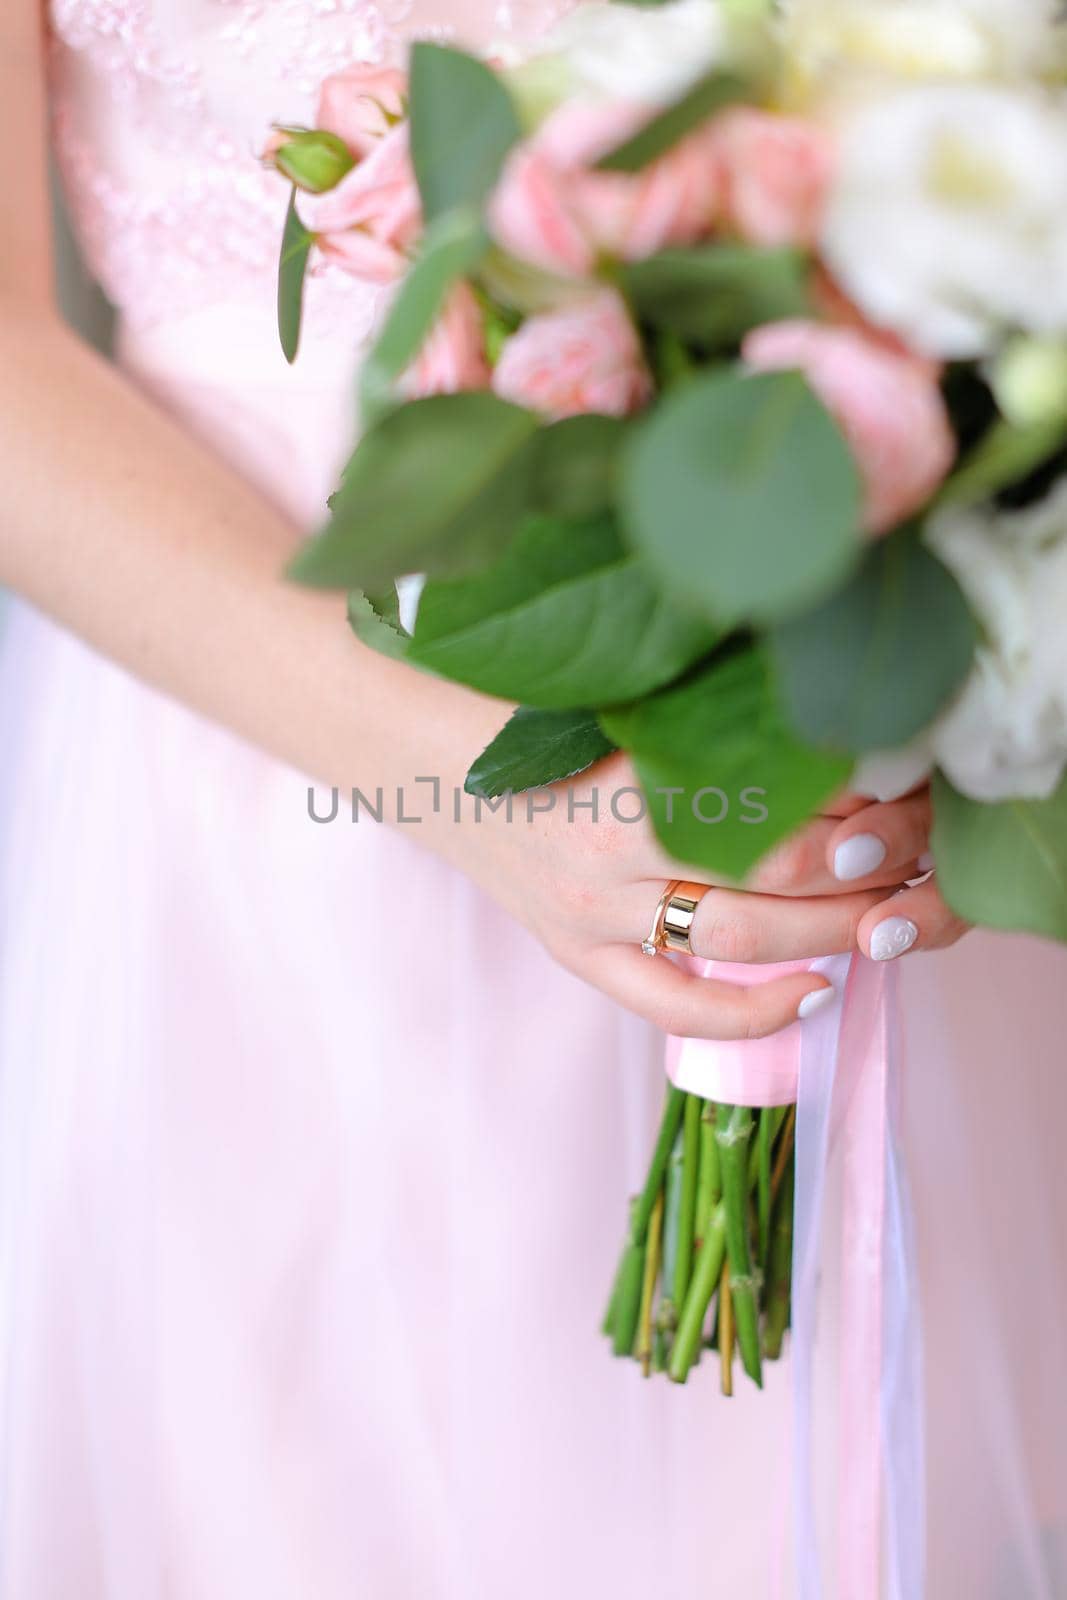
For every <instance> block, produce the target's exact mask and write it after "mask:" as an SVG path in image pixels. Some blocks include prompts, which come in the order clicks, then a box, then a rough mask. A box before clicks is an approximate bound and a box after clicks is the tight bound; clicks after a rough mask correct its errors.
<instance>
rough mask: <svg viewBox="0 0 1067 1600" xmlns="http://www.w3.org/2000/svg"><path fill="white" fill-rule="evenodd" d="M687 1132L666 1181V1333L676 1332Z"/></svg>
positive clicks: (679, 1134) (677, 1143) (663, 1309)
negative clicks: (676, 1274) (675, 1291)
mask: <svg viewBox="0 0 1067 1600" xmlns="http://www.w3.org/2000/svg"><path fill="white" fill-rule="evenodd" d="M684 1142H685V1135H684V1132H683V1130H682V1129H681V1128H679V1129H678V1132H677V1134H676V1136H675V1140H674V1144H673V1145H672V1146H671V1154H670V1159H669V1160H668V1162H667V1177H666V1181H665V1186H664V1187H665V1193H666V1201H665V1205H664V1211H663V1298H662V1299H661V1301H660V1324H661V1326H662V1327H663V1330H664V1332H665V1333H666V1332H673V1330H674V1323H675V1310H676V1308H675V1304H674V1300H673V1298H672V1293H671V1290H672V1285H673V1283H674V1263H675V1262H676V1261H677V1259H678V1220H679V1217H680V1216H681V1200H682V1149H683V1146H684Z"/></svg>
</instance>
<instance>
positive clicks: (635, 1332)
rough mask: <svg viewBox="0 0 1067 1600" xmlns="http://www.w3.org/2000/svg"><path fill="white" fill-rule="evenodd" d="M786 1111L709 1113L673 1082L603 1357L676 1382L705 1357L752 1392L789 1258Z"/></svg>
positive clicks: (770, 1354) (765, 1357) (777, 1330)
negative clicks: (709, 1353)
mask: <svg viewBox="0 0 1067 1600" xmlns="http://www.w3.org/2000/svg"><path fill="white" fill-rule="evenodd" d="M795 1128H796V1108H795V1107H794V1106H772V1107H768V1108H766V1109H764V1110H761V1111H753V1110H751V1109H750V1108H749V1107H748V1106H730V1105H718V1104H716V1103H715V1102H713V1101H710V1100H702V1099H701V1098H700V1097H699V1096H698V1095H693V1094H686V1093H685V1092H684V1091H683V1090H681V1089H676V1088H675V1087H674V1086H673V1085H672V1086H670V1087H669V1088H668V1091H667V1098H666V1101H665V1103H664V1107H663V1115H662V1117H661V1119H660V1126H659V1133H658V1136H657V1139H656V1146H655V1149H654V1151H653V1153H652V1161H651V1164H650V1165H649V1169H648V1176H647V1178H646V1179H645V1185H644V1188H643V1189H642V1190H641V1193H640V1194H639V1195H637V1196H635V1198H634V1199H633V1200H632V1201H631V1203H630V1225H629V1229H628V1231H627V1235H626V1243H625V1246H624V1248H623V1252H622V1256H621V1258H620V1261H619V1265H618V1270H617V1271H616V1274H615V1282H614V1286H613V1288H612V1292H611V1299H610V1302H609V1304H608V1309H607V1314H606V1316H605V1318H604V1333H605V1334H606V1335H607V1337H608V1338H609V1339H610V1340H611V1342H612V1347H613V1349H614V1351H615V1354H616V1355H618V1356H631V1357H632V1358H633V1359H634V1360H636V1361H639V1362H640V1364H641V1368H642V1371H643V1372H644V1374H645V1376H646V1377H648V1376H650V1375H651V1374H652V1373H653V1372H665V1373H666V1374H667V1376H668V1377H670V1378H671V1379H672V1380H673V1381H674V1382H675V1383H685V1381H686V1379H687V1378H688V1376H689V1372H690V1369H691V1368H692V1367H693V1366H694V1365H695V1364H696V1363H697V1362H698V1361H699V1360H700V1356H701V1352H702V1351H703V1350H705V1349H715V1350H717V1351H718V1356H719V1370H720V1374H721V1384H722V1391H723V1393H724V1394H726V1395H730V1394H732V1393H733V1384H734V1361H735V1359H736V1358H737V1357H740V1361H741V1365H742V1367H743V1369H744V1371H745V1372H746V1373H747V1374H748V1376H749V1377H750V1378H751V1379H752V1381H753V1382H754V1383H755V1384H757V1385H759V1386H760V1387H762V1385H763V1362H764V1361H774V1360H776V1359H777V1358H778V1356H779V1355H780V1354H781V1351H782V1342H783V1339H784V1337H785V1333H786V1329H787V1328H788V1326H789V1285H790V1273H791V1270H792V1255H793V1165H794V1142H795Z"/></svg>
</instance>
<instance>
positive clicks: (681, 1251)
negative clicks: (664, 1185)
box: [670, 1094, 703, 1306]
mask: <svg viewBox="0 0 1067 1600" xmlns="http://www.w3.org/2000/svg"><path fill="white" fill-rule="evenodd" d="M702 1104H703V1102H702V1101H701V1100H699V1099H698V1098H697V1096H696V1095H695V1094H691V1095H687V1096H686V1101H685V1120H684V1123H683V1130H682V1133H683V1136H682V1193H681V1198H680V1200H679V1202H678V1247H677V1250H676V1252H675V1257H674V1276H673V1279H672V1281H671V1285H670V1292H671V1298H672V1299H673V1301H674V1303H675V1305H676V1306H681V1305H684V1304H685V1295H686V1290H687V1289H688V1288H689V1279H690V1277H691V1276H692V1272H693V1233H694V1225H695V1222H696V1205H697V1178H698V1176H699V1164H700V1112H701V1107H702Z"/></svg>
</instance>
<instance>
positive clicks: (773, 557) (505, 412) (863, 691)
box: [269, 0, 1067, 1388]
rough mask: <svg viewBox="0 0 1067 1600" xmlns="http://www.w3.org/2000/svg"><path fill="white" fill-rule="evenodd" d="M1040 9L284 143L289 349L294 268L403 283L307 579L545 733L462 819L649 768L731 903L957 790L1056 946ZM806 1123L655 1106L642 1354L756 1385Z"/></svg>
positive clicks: (1058, 374)
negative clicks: (617, 752)
mask: <svg viewBox="0 0 1067 1600" xmlns="http://www.w3.org/2000/svg"><path fill="white" fill-rule="evenodd" d="M1053 11H1054V8H1053V7H1052V6H1051V5H1046V4H1045V3H1044V0H959V3H955V4H952V3H948V0H945V3H939V0H926V3H921V0H894V3H892V4H870V3H865V0H794V3H793V4H788V5H787V4H783V5H781V6H774V5H773V4H767V3H764V0H747V3H746V0H674V3H673V4H669V5H666V6H663V7H659V8H651V7H649V8H640V7H637V6H621V5H608V4H602V3H599V0H593V3H591V4H589V5H586V6H583V7H581V8H580V9H579V10H577V11H576V12H574V13H573V14H572V15H571V16H570V17H569V18H568V19H566V20H565V21H564V23H562V24H561V25H560V26H558V27H557V29H556V30H555V31H554V32H553V33H551V34H550V35H548V36H546V37H545V38H544V39H543V40H542V41H540V43H539V44H538V46H537V47H536V48H535V50H534V51H533V52H531V53H528V54H526V56H525V57H524V58H523V59H522V60H515V61H509V60H506V59H495V58H494V59H493V60H491V61H489V62H486V61H482V60H478V59H475V58H474V57H473V56H471V55H469V54H465V53H463V52H462V51H460V50H457V49H454V48H450V47H446V46H443V45H440V44H432V43H420V44H416V45H415V46H414V48H413V49H412V52H411V58H410V64H409V67H408V68H407V69H406V70H403V71H401V70H399V69H397V70H393V69H373V70H372V69H362V68H357V69H352V70H350V71H348V72H344V73H341V74H340V75H338V76H336V77H334V78H331V79H330V80H329V81H328V82H327V83H326V84H325V85H324V87H323V90H322V97H321V105H320V111H319V116H318V125H317V126H316V127H315V128H312V129H306V128H279V129H277V130H276V131H275V134H274V136H273V138H272V140H271V145H270V154H269V158H270V160H271V161H272V162H273V164H274V166H275V167H276V168H277V170H278V171H279V172H280V173H282V174H284V175H285V177H286V178H287V179H288V180H290V181H291V183H292V185H293V194H292V203H291V206H290V210H289V216H288V222H287V225H286V229H285V238H284V243H283V249H282V259H281V273H280V284H279V313H280V327H281V337H282V342H283V346H284V348H285V350H286V353H287V355H288V356H289V358H290V359H292V358H293V356H294V355H295V353H296V348H297V343H298V339H299V328H300V308H301V294H302V289H303V284H304V276H305V270H306V268H307V266H308V263H309V261H311V262H312V263H314V262H315V260H316V259H318V258H323V259H325V258H328V259H330V260H332V261H334V262H336V263H339V264H340V265H341V266H342V267H343V268H344V270H346V271H348V272H350V273H351V274H353V275H354V276H355V277H357V278H360V279H362V280H364V281H368V282H372V283H376V284H383V285H384V284H391V285H394V288H393V290H392V292H391V293H390V294H389V295H388V296H387V301H388V304H387V309H386V311H385V314H384V316H383V319H382V323H381V326H380V329H379V331H378V333H377V336H376V338H375V341H374V343H373V347H372V348H371V350H370V352H369V355H368V357H367V359H366V362H365V364H364V367H363V371H362V378H361V390H360V413H361V418H360V421H361V429H362V432H361V437H360V439H359V442H358V444H357V446H356V448H355V451H354V454H353V455H352V457H351V460H350V462H349V464H348V466H347V469H346V471H345V473H344V477H343V481H342V482H341V484H340V486H339V488H338V490H337V492H336V494H335V496H334V497H333V499H332V502H331V507H330V517H329V521H328V524H327V526H326V527H325V529H324V531H323V532H322V533H321V535H320V536H319V537H317V538H315V539H314V540H312V541H311V542H309V543H308V544H307V546H306V547H305V548H304V549H302V551H301V552H300V554H299V555H298V557H297V558H296V560H295V562H294V563H293V567H292V572H293V576H294V577H296V578H297V579H298V580H299V581H301V582H303V583H306V584H310V585H315V586H319V587H324V588H333V589H339V590H346V591H348V592H349V593H350V604H349V616H350V621H351V625H352V627H353V629H354V630H355V632H356V634H357V635H358V636H359V638H360V639H361V640H363V641H364V642H365V643H366V644H368V645H371V646H373V647H374V648H376V649H379V650H382V651H385V652H387V653H388V654H390V655H392V656H395V657H401V658H403V659H404V660H405V661H407V662H410V663H411V664H412V665H413V666H416V667H419V668H422V669H424V670H426V671H429V672H433V673H437V674H442V675H444V676H446V677H448V678H450V679H454V680H456V681H457V682H459V683H462V684H466V685H469V686H471V687H472V688H474V689H477V690H481V691H483V692H485V693H488V694H491V695H496V696H500V697H501V698H502V699H505V700H507V701H510V702H514V703H515V704H517V705H518V707H519V709H518V710H516V711H515V712H514V714H513V715H512V717H511V719H510V721H509V722H507V724H506V726H505V727H504V728H503V731H502V732H501V733H500V734H499V736H498V737H497V738H496V739H495V740H494V741H493V743H492V744H491V745H490V746H489V748H488V749H487V750H485V751H483V752H481V753H480V754H479V753H477V752H471V754H472V757H473V758H474V759H473V764H472V766H471V768H470V773H469V777H468V780H467V783H468V788H469V790H470V791H471V793H472V794H476V795H480V796H483V797H486V798H489V799H497V798H499V797H501V796H504V795H507V794H510V793H513V792H518V791H521V790H526V789H529V788H531V787H537V786H541V785H547V784H551V783H555V782H557V781H561V780H564V779H567V778H569V777H571V776H572V775H574V774H576V773H577V772H579V771H581V770H583V769H584V768H586V767H587V766H589V765H590V764H592V763H593V762H595V761H597V760H598V759H600V758H601V757H603V756H604V755H605V754H606V753H607V752H610V751H612V750H614V749H616V748H621V749H623V750H625V751H627V752H628V753H629V754H630V756H631V757H632V760H633V764H634V767H635V769H636V771H637V773H638V775H639V778H640V782H641V784H642V787H643V791H644V803H645V804H646V805H647V811H648V815H649V816H650V818H651V821H652V825H653V826H654V828H655V830H656V833H657V835H658V836H659V838H660V839H661V841H662V842H663V844H664V845H665V846H666V848H667V849H668V850H669V851H670V852H671V853H672V854H673V855H674V856H675V857H677V858H678V859H679V860H683V861H685V862H687V863H689V864H690V866H692V867H695V868H697V869H700V868H703V869H706V870H707V871H708V872H710V873H714V874H716V875H720V876H725V877H727V878H730V879H734V880H743V879H744V877H745V875H746V874H747V873H748V872H749V871H750V869H751V868H752V867H753V865H754V864H755V863H756V861H757V860H758V859H759V858H760V857H761V856H762V855H763V854H765V853H766V852H767V851H768V850H770V849H771V848H772V847H773V846H774V845H776V844H778V843H779V842H780V841H781V840H782V839H784V838H785V837H786V836H787V835H789V834H791V833H792V832H794V831H795V830H796V829H797V828H798V827H799V826H800V825H801V824H803V823H804V822H805V820H806V819H807V818H809V817H810V816H811V815H812V814H813V813H814V812H815V811H816V810H817V808H818V807H819V806H820V804H821V803H822V802H823V801H825V800H826V799H827V798H828V797H829V796H830V795H832V794H833V793H834V792H835V791H838V790H839V789H841V788H842V786H843V785H844V784H845V783H846V782H849V781H850V782H851V783H852V785H853V786H854V787H857V788H860V789H862V790H863V791H864V792H868V793H880V794H882V795H883V797H884V796H888V795H889V794H890V793H902V792H905V791H906V790H907V789H908V788H909V787H911V786H913V785H914V784H916V783H918V782H920V781H922V780H923V779H925V778H927V777H929V779H930V781H931V783H932V790H933V803H934V809H935V816H936V822H935V827H934V832H933V845H932V849H933V856H934V861H935V866H936V871H937V873H938V879H939V883H940V886H941V889H942V892H943V894H944V896H945V897H946V899H947V900H948V902H949V903H950V905H951V906H952V907H953V909H954V910H955V911H956V912H957V913H958V914H959V915H960V916H961V917H963V918H965V919H967V920H968V921H971V922H977V923H984V924H986V925H988V926H991V927H996V928H1004V929H1023V930H1029V931H1031V932H1036V933H1039V934H1042V935H1045V936H1048V937H1052V938H1057V939H1067V783H1065V782H1064V771H1065V768H1067V627H1065V624H1064V619H1065V617H1067V39H1065V37H1064V34H1065V33H1067V30H1064V29H1062V28H1061V27H1060V26H1059V25H1058V23H1057V21H1056V19H1055V17H1054V15H1053ZM411 574H419V575H422V576H423V577H424V580H425V581H424V584H423V587H422V589H421V596H420V598H419V603H418V611H417V616H416V618H415V620H414V622H413V623H412V624H411V626H410V627H408V626H405V625H404V624H403V623H402V621H401V615H400V608H399V606H398V600H397V590H396V581H397V580H398V579H400V578H403V577H405V576H407V575H411ZM754 822H758V823H759V825H758V826H753V825H752V824H753V823H754ZM793 1127H794V1117H793V1113H792V1111H791V1110H790V1109H788V1108H783V1107H773V1108H768V1109H764V1110H762V1111H759V1112H753V1111H752V1110H750V1109H748V1108H747V1107H744V1106H736V1105H727V1106H723V1105H720V1106H715V1105H710V1104H705V1103H704V1102H703V1101H702V1100H701V1099H700V1098H699V1097H697V1096H692V1095H687V1094H685V1093H683V1092H682V1091H681V1090H679V1089H675V1088H671V1090H670V1091H669V1093H668V1097H667V1102H666V1107H665V1110H664V1114H663V1120H662V1125H661V1128H660V1132H659V1138H658V1142H657V1145H656V1149H655V1153H654V1157H653V1161H652V1165H651V1168H650V1171H649V1175H648V1181H647V1183H646V1185H645V1187H644V1190H643V1191H642V1193H641V1194H640V1196H639V1197H638V1198H637V1199H636V1200H635V1201H634V1202H633V1205H632V1208H631V1215H630V1223H629V1229H628V1233H627V1242H626V1248H625V1251H624V1255H623V1258H622V1262H621V1264H620V1268H619V1272H618V1276H617V1279H616V1283H615V1288H614V1292H613V1294H612V1297H611V1304H610V1307H609V1311H608V1315H607V1321H606V1329H607V1332H608V1334H609V1336H610V1337H611V1339H612V1342H613V1345H614V1348H615V1350H616V1351H617V1352H618V1353H619V1354H624V1355H628V1354H631V1353H632V1354H634V1355H636V1356H637V1357H638V1359H639V1360H640V1361H641V1362H642V1363H643V1365H644V1367H645V1370H646V1371H650V1370H665V1371H668V1372H669V1374H670V1376H671V1377H672V1378H675V1379H678V1380H684V1378H685V1376H686V1374H687V1373H688V1371H689V1369H690V1366H691V1365H692V1363H693V1361H694V1360H695V1359H697V1357H698V1356H699V1353H700V1350H701V1348H702V1347H703V1346H705V1345H706V1344H707V1343H708V1341H709V1340H710V1341H711V1342H713V1343H715V1344H716V1345H717V1347H718V1349H719V1352H720V1357H721V1360H722V1370H723V1381H724V1387H727V1388H729V1386H730V1381H731V1377H730V1374H731V1370H732V1369H731V1361H732V1358H733V1353H734V1350H735V1349H736V1350H738V1351H739V1353H740V1356H741V1359H742V1362H743V1365H744V1368H745V1370H746V1371H747V1372H748V1373H749V1374H750V1375H751V1376H752V1378H754V1379H755V1380H756V1381H757V1382H759V1381H760V1374H761V1361H762V1360H763V1359H765V1358H772V1357H774V1356H775V1355H777V1353H778V1351H779V1349H780V1347H781V1344H782V1339H783V1334H784V1332H785V1329H786V1327H787V1324H788V1320H789V1283H790V1246H791V1226H792V1203H793V1198H792V1191H793V1183H792V1170H793Z"/></svg>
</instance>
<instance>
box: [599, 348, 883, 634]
mask: <svg viewBox="0 0 1067 1600" xmlns="http://www.w3.org/2000/svg"><path fill="white" fill-rule="evenodd" d="M620 508H621V510H622V514H623V520H624V525H625V528H626V531H627V534H628V536H629V538H630V539H631V540H632V542H633V544H634V546H635V547H636V548H637V550H638V551H639V552H640V553H641V554H642V555H643V556H644V557H645V558H646V559H647V561H648V564H649V566H650V567H651V568H652V570H653V572H654V573H656V574H657V576H658V577H659V578H660V579H661V580H662V582H663V584H664V585H665V587H666V588H667V589H668V590H669V591H670V592H671V593H674V594H676V595H677V597H678V599H679V601H680V602H681V603H683V604H686V605H688V606H689V607H691V608H697V609H699V610H701V611H702V612H703V613H704V614H705V615H706V616H708V617H710V618H711V619H712V620H714V621H717V622H719V623H722V624H732V623H738V622H750V621H754V622H771V621H776V620H778V619H780V618H783V617H787V616H790V615H795V614H797V613H798V612H800V611H802V610H804V608H805V607H806V606H810V605H812V604H814V603H815V602H816V601H818V600H821V599H822V598H823V597H824V596H826V595H828V594H830V593H832V591H833V590H834V588H835V587H836V586H837V585H838V584H840V583H841V582H843V581H844V580H845V579H846V578H847V576H848V574H849V572H850V571H851V570H852V569H853V568H854V567H855V566H856V565H857V564H858V562H859V560H860V556H861V553H862V545H861V542H860V536H859V531H858V530H859V521H860V480H859V474H858V471H857V468H856V465H855V462H854V461H853V458H852V455H851V452H850V451H849V448H848V445H847V444H846V443H845V440H844V438H843V437H842V435H841V433H840V430H839V429H838V427H837V425H836V423H835V422H834V421H833V420H832V418H831V417H830V415H829V413H828V412H827V410H826V408H825V406H824V405H823V404H822V402H821V401H820V400H818V399H817V398H816V396H815V395H814V394H813V393H812V391H811V389H810V388H809V387H808V385H807V383H806V382H805V380H804V379H803V377H802V376H801V375H800V374H799V373H796V372H774V373H762V374H752V375H746V374H744V373H742V372H739V371H736V370H734V369H716V370H713V371H712V372H710V373H708V374H707V375H706V376H704V377H700V378H694V379H692V380H691V381H689V382H687V383H685V384H684V385H683V386H682V387H681V388H679V389H677V390H676V391H674V392H673V393H672V394H668V395H667V396H666V397H665V398H664V399H663V400H662V401H661V403H660V404H659V405H658V406H657V407H656V408H655V410H654V411H652V412H651V413H650V414H649V416H648V418H647V419H646V420H644V421H642V422H641V423H639V424H638V425H636V426H635V427H634V429H633V430H632V433H631V434H630V435H629V436H628V438H627V442H626V446H625V448H624V451H623V460H622V467H621V485H620Z"/></svg>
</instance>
